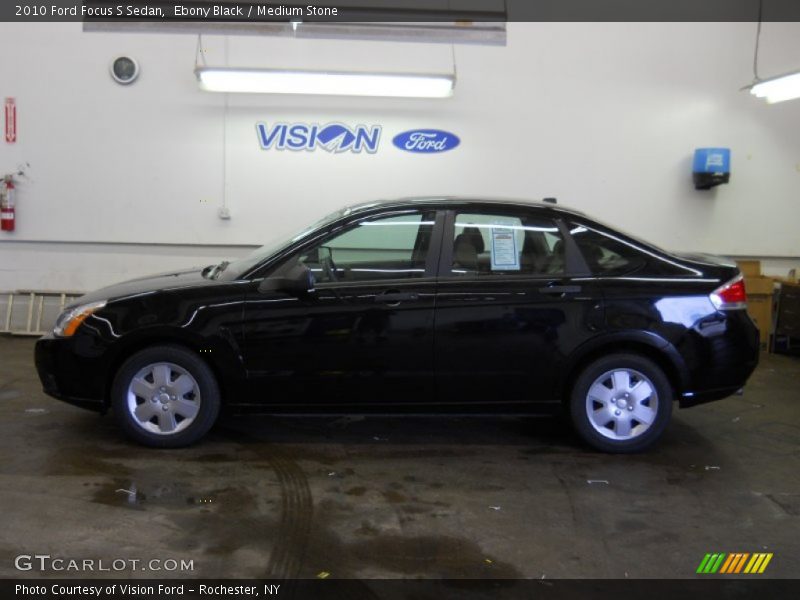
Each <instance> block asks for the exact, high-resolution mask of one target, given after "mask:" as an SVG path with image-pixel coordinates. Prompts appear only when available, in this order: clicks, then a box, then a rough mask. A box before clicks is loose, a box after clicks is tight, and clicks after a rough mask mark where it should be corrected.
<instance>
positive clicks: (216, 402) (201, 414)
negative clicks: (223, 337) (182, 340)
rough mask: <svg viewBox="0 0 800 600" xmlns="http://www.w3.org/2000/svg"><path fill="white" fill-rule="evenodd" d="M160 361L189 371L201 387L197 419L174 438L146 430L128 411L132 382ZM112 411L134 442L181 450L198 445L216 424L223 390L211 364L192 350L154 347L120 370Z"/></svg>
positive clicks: (116, 379)
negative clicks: (140, 373)
mask: <svg viewBox="0 0 800 600" xmlns="http://www.w3.org/2000/svg"><path fill="white" fill-rule="evenodd" d="M157 362H170V363H174V364H176V365H178V366H180V367H182V368H184V369H186V370H187V371H188V372H189V373H190V374H191V375H192V377H194V378H195V381H197V385H198V386H199V387H200V398H201V400H200V409H199V411H198V413H197V416H196V417H195V420H194V421H193V422H192V423H191V424H190V425H189V426H188V427H187V428H186V429H184V430H183V431H180V432H178V433H175V434H173V435H158V434H155V433H150V432H148V431H145V430H144V429H142V428H141V427H140V426H139V425H138V424H137V423H136V422H135V420H134V417H133V416H132V415H131V414H130V412H129V411H128V405H127V404H128V398H127V394H128V385H129V383H130V380H131V379H132V378H133V376H134V375H135V374H136V373H137V372H139V370H140V369H142V368H144V367H145V366H147V365H149V364H152V363H157ZM111 408H112V409H113V412H114V417H115V418H116V420H117V422H118V423H119V424H120V426H121V427H122V429H123V431H124V432H125V433H126V435H128V437H130V438H131V439H133V440H134V441H136V442H138V443H140V444H143V445H145V446H150V447H153V448H179V447H182V446H188V445H190V444H193V443H195V442H196V441H197V440H199V439H200V438H202V437H203V436H204V435H205V434H206V433H207V432H208V430H209V429H211V427H212V426H213V425H214V422H215V421H216V420H217V416H218V415H219V408H220V394H219V387H218V385H217V380H216V378H215V377H214V374H213V372H212V371H211V369H210V368H209V367H208V365H207V364H206V363H205V362H203V360H202V359H201V358H200V357H198V356H197V355H195V354H194V353H193V352H191V351H190V350H188V349H186V348H182V347H180V346H168V345H164V346H153V347H150V348H147V349H145V350H140V351H139V352H137V353H136V354H134V355H132V356H131V357H130V358H128V359H127V360H126V361H125V362H124V363H123V364H122V366H121V367H120V369H119V370H118V371H117V374H116V376H115V377H114V382H113V384H112V386H111Z"/></svg>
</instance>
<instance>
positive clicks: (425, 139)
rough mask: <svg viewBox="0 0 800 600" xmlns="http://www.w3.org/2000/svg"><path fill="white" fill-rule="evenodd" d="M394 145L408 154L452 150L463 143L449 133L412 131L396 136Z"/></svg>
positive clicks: (428, 130) (436, 130)
mask: <svg viewBox="0 0 800 600" xmlns="http://www.w3.org/2000/svg"><path fill="white" fill-rule="evenodd" d="M392 143H393V144H394V145H395V146H397V147H398V148H400V150H405V151H406V152H423V153H432V152H447V151H448V150H452V149H453V148H455V147H456V146H458V145H459V144H460V143H461V140H459V139H458V136H457V135H455V134H453V133H450V132H449V131H441V130H439V129H412V130H411V131H404V132H403V133H400V134H398V135H396V136H394V139H393V140H392Z"/></svg>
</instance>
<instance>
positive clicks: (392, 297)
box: [375, 292, 419, 304]
mask: <svg viewBox="0 0 800 600" xmlns="http://www.w3.org/2000/svg"><path fill="white" fill-rule="evenodd" d="M415 300H419V294H414V293H411V292H384V293H383V294H378V295H377V296H375V302H384V303H386V304H399V303H400V302H413V301H415Z"/></svg>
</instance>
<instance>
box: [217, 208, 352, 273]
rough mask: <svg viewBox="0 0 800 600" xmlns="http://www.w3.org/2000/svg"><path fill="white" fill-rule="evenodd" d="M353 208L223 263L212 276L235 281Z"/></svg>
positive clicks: (333, 214)
mask: <svg viewBox="0 0 800 600" xmlns="http://www.w3.org/2000/svg"><path fill="white" fill-rule="evenodd" d="M351 210H352V208H345V209H341V210H337V211H336V212H333V213H331V214H329V215H328V216H326V217H323V218H322V219H320V220H319V221H317V222H316V223H314V224H313V225H311V226H309V227H306V228H305V229H303V230H302V231H301V232H300V233H297V234H295V235H293V236H291V237H289V238H281V239H279V240H276V241H274V242H271V243H268V244H265V245H263V246H261V247H260V248H257V249H256V250H254V251H253V252H251V253H250V254H248V255H247V256H245V257H243V258H240V259H238V260H232V261H230V262H227V261H225V262H223V263H221V264H220V265H218V266H217V267H214V269H215V272H214V274H213V275H212V277H213V278H215V279H216V278H219V279H226V280H233V279H236V278H238V277H241V276H242V275H244V274H245V273H246V272H247V271H249V270H250V269H252V268H253V267H255V266H256V265H257V264H258V263H260V262H261V261H263V260H264V259H266V258H269V257H270V256H272V255H273V254H275V253H277V252H278V251H279V250H282V249H283V248H286V247H287V246H289V245H291V244H293V243H295V242H297V241H299V240H302V239H303V238H304V237H306V236H308V235H310V234H311V233H313V232H314V231H316V230H317V229H320V228H322V227H325V226H326V225H328V224H329V223H333V222H334V221H336V220H337V219H339V218H341V217H343V216H345V215H347V214H349V213H350V211H351Z"/></svg>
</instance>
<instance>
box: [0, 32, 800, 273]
mask: <svg viewBox="0 0 800 600" xmlns="http://www.w3.org/2000/svg"><path fill="white" fill-rule="evenodd" d="M754 33H755V26H754V24H749V23H730V24H729V23H709V24H699V23H698V24H694V23H674V24H673V23H661V24H658V23H654V24H642V23H624V24H591V23H589V24H586V23H583V24H582V23H572V24H547V23H542V24H523V23H512V24H509V26H508V40H509V43H508V46H507V47H504V48H503V47H500V48H498V47H477V46H458V47H456V49H455V53H456V60H457V64H458V85H457V88H456V94H455V96H454V97H453V98H451V99H447V100H397V99H354V98H318V97H304V98H298V97H263V96H254V95H253V96H251V95H244V96H236V95H232V96H230V97H229V98H226V96H225V95H221V94H211V93H206V92H201V91H199V90H198V89H197V84H196V82H195V80H194V76H193V73H192V69H193V65H194V55H195V45H196V42H197V40H196V38H194V37H192V36H178V35H175V36H165V35H152V34H140V35H128V34H126V35H119V34H96V33H91V34H90V33H83V32H82V31H81V28H80V25H79V24H8V23H4V24H0V96H15V97H16V99H17V104H18V113H19V140H18V142H17V143H16V144H14V145H8V144H5V143H2V144H0V172H7V171H9V170H11V169H13V168H14V167H15V166H16V165H17V164H19V163H21V162H23V161H28V162H30V163H31V168H30V180H29V181H26V182H24V183H23V184H22V185H21V186H20V189H19V194H18V209H17V212H18V227H17V231H16V232H14V233H13V234H7V233H0V257H1V258H0V289H19V288H38V289H41V288H49V289H65V288H69V289H89V288H92V287H95V286H98V285H103V284H106V283H111V282H113V281H115V280H119V279H124V278H127V277H131V276H134V275H140V274H145V273H147V272H150V271H153V270H166V269H170V268H173V267H182V266H191V265H195V264H204V263H210V262H213V261H215V260H216V259H217V258H222V257H226V256H235V255H240V254H242V253H244V252H245V251H246V246H247V245H254V244H259V243H262V242H264V241H268V240H269V239H270V238H272V237H274V236H277V235H284V234H287V233H290V232H291V231H292V230H295V229H299V228H301V227H302V226H303V225H305V224H307V223H308V222H310V221H311V220H312V219H314V218H316V217H318V216H321V215H322V214H324V213H327V212H330V211H331V210H333V209H335V208H338V207H340V206H342V205H344V204H349V203H353V202H359V201H365V200H370V199H375V198H383V197H397V196H406V195H438V194H463V195H470V196H481V195H491V196H514V197H522V198H539V197H542V196H557V197H558V198H559V199H560V201H561V202H562V203H563V204H565V205H569V206H571V207H574V208H578V209H581V210H585V211H586V212H588V213H590V214H592V215H595V216H597V217H599V218H601V219H602V220H604V221H606V222H609V223H612V224H614V225H616V226H618V227H620V228H623V229H627V230H631V231H633V232H635V233H637V234H638V235H640V236H641V237H644V238H648V239H651V240H652V241H654V242H656V243H658V244H660V245H663V246H666V247H669V248H675V249H685V250H698V251H705V252H714V253H720V254H728V255H739V256H758V257H773V258H772V259H771V260H769V261H768V262H767V263H766V267H767V269H766V270H767V271H770V270H772V271H773V272H783V271H785V269H787V268H789V267H790V266H793V265H797V266H800V258H798V257H800V242H798V239H799V236H798V235H797V230H798V224H799V223H800V219H799V218H798V217H800V209H799V208H798V207H799V206H800V135H798V133H800V132H799V131H798V127H799V126H800V101H795V102H787V103H784V104H779V105H774V106H767V105H766V104H764V103H763V102H762V101H759V100H756V99H755V98H753V97H752V96H750V95H749V94H747V93H745V92H740V91H739V88H740V87H742V86H743V85H745V84H747V83H749V82H750V81H751V80H752V71H751V65H752V45H753V37H754ZM762 40H763V42H762V51H761V74H762V76H767V75H770V74H777V73H781V72H784V71H788V70H793V69H796V68H800V24H796V23H786V24H775V23H767V24H765V26H764V29H763V34H762ZM204 46H205V48H206V56H207V61H208V62H209V64H230V65H236V66H239V65H250V66H271V67H287V66H298V67H305V68H334V69H352V68H359V69H369V70H382V71H385V70H406V71H445V70H448V69H449V68H450V61H451V50H450V47H449V46H443V45H407V44H392V43H366V42H337V41H309V40H286V39H257V38H222V37H215V38H213V37H208V38H204ZM118 54H130V55H132V56H134V57H135V58H137V59H138V60H139V62H140V64H141V66H142V76H141V78H140V80H139V81H138V82H137V83H136V84H134V85H132V86H129V87H123V86H119V85H117V84H115V83H114V82H113V81H111V79H110V77H109V76H108V72H107V70H108V63H109V61H110V60H111V58H112V57H113V56H115V55H118ZM226 102H227V105H226ZM257 121H266V122H268V123H272V122H275V121H312V122H319V123H325V122H328V121H342V122H344V123H348V124H356V123H363V124H380V125H382V126H383V137H382V143H381V148H380V150H379V152H378V153H377V154H374V155H369V154H361V155H357V154H350V153H345V154H340V155H333V154H328V153H326V152H323V151H316V152H314V153H308V152H278V151H275V150H270V151H263V150H261V149H260V148H259V145H258V142H257V138H256V134H255V123H256V122H257ZM419 127H433V128H440V129H446V130H450V131H453V132H454V133H456V134H457V135H459V136H460V137H461V140H462V144H461V146H460V147H459V148H457V149H456V150H454V151H452V152H448V153H445V154H441V155H414V154H406V153H402V152H400V151H398V150H396V149H395V148H394V147H392V145H391V138H392V137H393V135H394V134H396V133H399V132H400V131H403V130H406V129H411V128H419ZM223 140H226V141H225V142H224V143H223ZM699 146H727V147H730V148H731V149H732V152H733V159H732V162H733V174H732V180H731V183H730V184H729V185H726V186H721V187H719V188H717V189H715V190H713V191H711V192H696V191H695V190H694V189H693V188H692V185H691V173H690V171H691V155H692V152H693V150H694V148H696V147H699ZM223 201H224V202H226V203H227V205H228V206H229V207H230V210H231V213H232V215H233V218H232V219H231V220H230V221H221V220H220V219H219V218H218V217H217V216H216V214H217V209H218V207H219V206H220V205H221V204H222V203H223ZM56 242H58V243H56ZM62 242H63V243H62ZM98 242H110V243H109V244H98ZM136 244H142V245H136ZM212 245H220V246H219V247H209V246H212Z"/></svg>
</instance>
